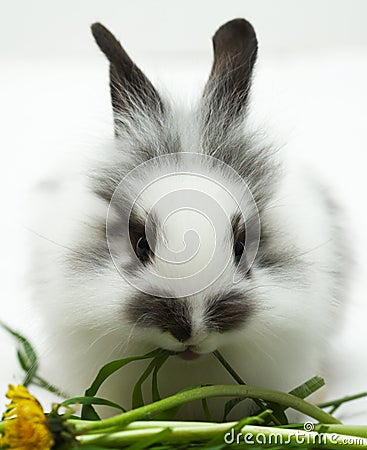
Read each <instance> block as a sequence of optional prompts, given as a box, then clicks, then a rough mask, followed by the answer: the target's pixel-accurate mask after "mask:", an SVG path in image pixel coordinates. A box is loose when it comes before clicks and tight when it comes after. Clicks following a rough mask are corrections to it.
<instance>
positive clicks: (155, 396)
mask: <svg viewBox="0 0 367 450" xmlns="http://www.w3.org/2000/svg"><path fill="white" fill-rule="evenodd" d="M168 357H169V355H168V354H167V355H163V356H161V357H160V358H159V360H158V361H157V364H156V365H155V367H154V370H153V375H152V400H153V402H156V401H158V400H160V399H161V396H160V393H159V388H158V372H159V370H160V368H161V367H162V366H163V364H164V363H165V362H166V361H167V359H168Z"/></svg>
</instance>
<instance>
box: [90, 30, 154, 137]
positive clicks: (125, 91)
mask: <svg viewBox="0 0 367 450" xmlns="http://www.w3.org/2000/svg"><path fill="white" fill-rule="evenodd" d="M91 29H92V34H93V36H94V39H95V40H96V43H97V45H98V47H99V48H100V49H101V50H102V52H103V53H104V54H105V55H106V57H107V59H108V60H109V62H110V88H111V100H112V107H113V113H114V120H115V133H116V134H119V129H120V128H121V126H123V124H124V116H125V117H126V116H127V117H131V115H132V114H131V113H132V112H133V110H134V109H139V108H144V109H145V110H146V109H149V111H151V114H152V115H154V116H156V115H157V114H161V113H162V111H163V105H162V102H161V99H160V97H159V95H158V93H157V91H156V90H155V88H154V87H153V85H152V83H151V82H150V81H149V80H148V78H147V77H146V76H145V75H144V74H143V72H142V71H141V70H140V69H139V67H137V65H136V64H135V63H134V62H133V61H132V60H131V58H130V57H129V55H128V54H127V53H126V51H125V50H124V49H123V48H122V46H121V44H120V42H119V41H118V40H117V39H116V38H115V36H114V35H113V34H112V33H111V32H110V31H109V30H107V28H106V27H104V26H103V25H102V24H100V23H95V24H93V25H92V26H91Z"/></svg>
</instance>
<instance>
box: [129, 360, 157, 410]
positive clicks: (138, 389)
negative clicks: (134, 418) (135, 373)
mask: <svg viewBox="0 0 367 450" xmlns="http://www.w3.org/2000/svg"><path fill="white" fill-rule="evenodd" d="M157 360H159V357H158V358H154V359H153V360H152V361H151V362H150V363H149V365H148V367H147V368H146V369H145V370H144V372H143V373H142V375H141V376H140V378H139V379H138V381H137V382H136V383H135V386H134V389H133V396H132V402H131V403H132V408H133V409H135V408H139V407H140V406H143V405H144V398H143V392H142V386H143V383H144V381H145V380H146V379H147V378H148V377H149V375H150V374H151V373H152V372H153V370H154V369H155V367H156V366H157Z"/></svg>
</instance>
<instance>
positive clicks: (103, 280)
mask: <svg viewBox="0 0 367 450" xmlns="http://www.w3.org/2000/svg"><path fill="white" fill-rule="evenodd" d="M92 32H93V35H94V38H95V40H96V42H97V44H98V46H99V47H100V49H101V50H102V51H103V53H104V54H105V55H106V56H107V58H108V61H109V63H110V87H111V99H112V107H113V115H114V126H115V150H114V152H112V153H113V154H112V153H111V155H110V156H108V157H106V159H107V160H108V161H109V162H108V163H107V164H106V165H105V167H103V168H99V169H98V170H97V171H96V173H94V177H93V180H92V186H93V191H94V194H95V195H97V197H98V198H99V199H100V201H101V202H104V203H105V204H106V209H107V218H106V221H105V222H104V221H103V224H102V219H101V224H100V227H101V229H102V230H103V233H102V232H101V233H100V235H99V238H98V239H97V238H93V239H90V240H89V241H88V245H86V244H84V248H83V250H82V254H83V257H82V258H80V257H79V256H78V255H77V256H75V255H73V258H74V267H73V270H74V273H75V272H78V273H79V274H80V277H79V280H80V284H81V287H80V289H84V288H83V286H82V284H83V283H85V284H88V288H87V289H86V290H85V292H84V294H83V295H85V296H90V298H91V299H92V298H93V299H95V300H94V302H95V304H94V305H93V307H91V310H93V315H92V314H91V317H94V318H96V317H98V322H99V323H100V324H102V323H103V324H104V325H103V326H104V327H106V326H107V327H109V326H110V327H111V328H113V329H114V330H121V333H122V336H123V335H124V334H123V333H125V336H126V335H128V336H130V337H133V338H134V339H137V340H140V341H144V342H147V343H150V344H151V345H152V346H159V347H162V348H165V349H169V350H173V351H178V352H184V353H183V354H185V355H191V356H195V355H198V354H201V353H208V352H211V351H213V350H215V349H216V348H218V347H220V346H221V345H223V344H224V343H228V342H230V341H231V339H233V338H234V337H235V336H236V334H237V333H245V334H246V333H248V334H249V335H251V333H254V330H258V332H259V333H262V330H263V329H264V326H267V325H268V324H269V323H270V322H271V321H272V320H275V319H274V317H275V316H279V317H282V318H283V319H282V320H283V321H285V322H286V320H287V314H288V313H290V314H291V312H290V309H289V305H288V304H286V303H287V302H285V301H284V297H282V296H284V292H285V291H284V290H282V289H281V280H283V279H284V278H287V277H288V278H291V279H292V277H293V275H295V274H296V273H298V269H299V268H295V266H296V261H295V258H292V257H291V258H290V257H289V256H290V255H289V249H290V248H292V243H289V242H287V241H286V239H285V237H284V233H283V234H279V233H278V232H277V230H278V229H279V223H277V221H275V222H274V223H272V214H273V212H272V208H271V207H270V206H271V202H272V198H273V194H274V192H275V191H276V189H277V183H278V181H279V177H280V175H279V174H280V170H279V165H278V163H277V162H276V161H275V160H274V157H273V154H274V151H273V150H272V148H271V147H269V146H267V145H266V144H264V143H263V142H262V140H261V139H259V138H258V136H257V134H256V133H253V132H252V131H250V130H249V127H248V126H247V125H246V119H247V117H248V105H249V93H250V85H251V77H252V73H253V69H254V64H255V61H256V56H257V39H256V35H255V32H254V30H253V28H252V26H251V25H250V24H249V23H248V22H247V21H245V20H243V19H236V20H232V21H231V22H228V23H226V24H225V25H223V26H222V27H221V28H219V30H218V31H217V32H216V33H215V35H214V38H213V45H214V63H213V67H212V70H211V73H210V76H209V80H208V82H207V84H206V86H205V88H204V92H203V95H202V97H201V99H200V100H199V102H198V104H197V105H196V106H195V107H194V108H192V110H190V111H186V110H182V109H180V108H176V107H175V106H174V105H172V104H171V103H170V102H168V101H166V100H165V99H164V98H163V97H161V96H160V95H159V94H158V92H157V90H156V89H155V87H154V86H153V85H152V83H151V82H150V81H149V80H148V79H147V78H146V76H145V75H144V74H143V73H142V71H141V70H140V69H139V68H138V67H137V66H136V65H135V64H134V63H133V61H132V60H131V59H130V57H129V56H128V55H127V53H126V52H125V50H124V49H123V48H122V47H121V45H120V43H119V42H118V41H117V40H116V39H115V37H114V36H113V35H112V34H111V33H110V32H109V31H108V30H107V29H106V28H105V27H104V26H102V25H101V24H98V23H97V24H94V25H93V26H92ZM269 211H270V212H269ZM278 222H279V221H278ZM277 233H278V234H277ZM79 250H80V249H79ZM79 253H80V252H79ZM85 272H88V273H89V274H90V277H89V278H88V282H86V281H85V280H86V278H85ZM264 286H273V288H272V290H271V292H269V289H268V290H266V289H265V290H264ZM279 286H280V287H279ZM280 297H282V299H281V300H280V301H279V299H280ZM277 302H279V303H278V304H277ZM274 311H276V314H274ZM287 311H288V312H287ZM288 315H289V314H288ZM95 320H97V319H95ZM121 339H122V340H123V338H121Z"/></svg>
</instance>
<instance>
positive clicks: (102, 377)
mask: <svg viewBox="0 0 367 450" xmlns="http://www.w3.org/2000/svg"><path fill="white" fill-rule="evenodd" d="M161 353H162V350H160V349H157V350H154V351H152V352H149V353H146V354H145V355H142V356H129V357H128V358H123V359H117V360H116V361H111V362H110V363H108V364H106V365H104V366H103V367H102V368H101V369H100V371H99V372H98V374H97V376H96V378H95V380H94V381H93V383H92V384H91V386H90V387H89V388H88V389H87V390H86V391H85V395H86V396H93V395H95V394H96V393H97V392H98V389H99V388H100V387H101V385H102V384H103V383H104V382H105V381H106V379H107V378H108V377H110V376H111V375H112V374H113V373H115V372H116V371H118V370H120V369H121V368H122V367H124V366H126V365H127V364H129V363H131V362H134V361H141V360H143V359H150V358H155V357H156V356H157V355H159V354H161Z"/></svg>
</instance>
